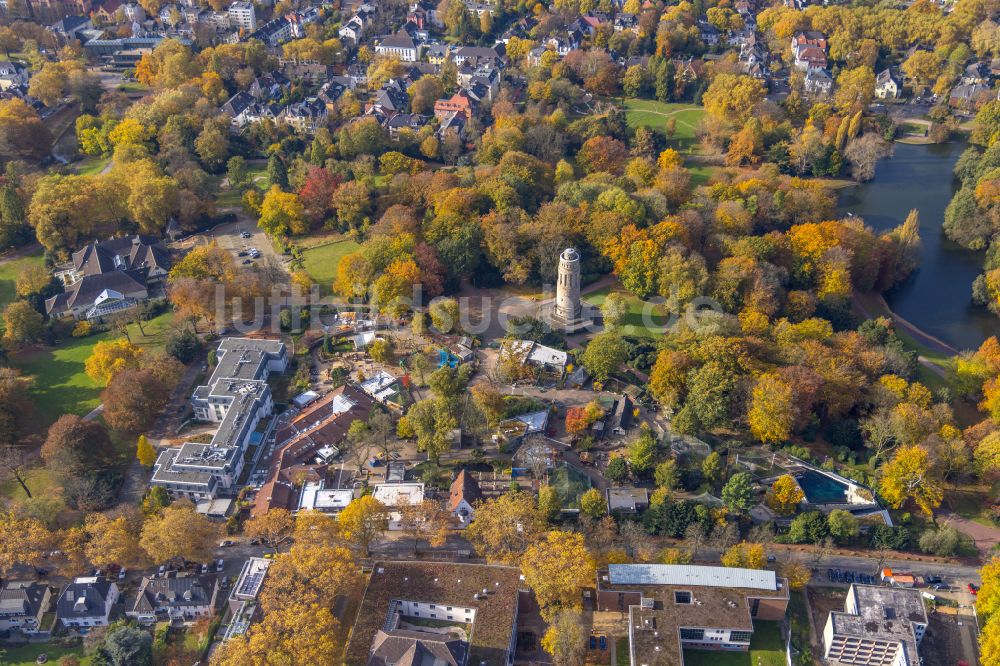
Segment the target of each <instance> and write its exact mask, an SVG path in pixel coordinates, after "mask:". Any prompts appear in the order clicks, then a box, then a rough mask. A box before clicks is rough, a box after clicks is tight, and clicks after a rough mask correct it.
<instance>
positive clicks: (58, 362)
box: [11, 312, 174, 432]
mask: <svg viewBox="0 0 1000 666" xmlns="http://www.w3.org/2000/svg"><path fill="white" fill-rule="evenodd" d="M173 316H174V315H173V312H166V313H164V314H161V315H160V316H158V317H156V318H155V319H152V320H150V321H149V322H145V323H143V328H144V329H145V331H146V335H145V336H143V335H142V333H141V332H140V331H139V327H138V326H136V325H135V324H132V325H130V326H129V335H130V336H131V338H132V342H134V343H135V344H137V345H139V346H141V347H144V348H146V349H148V350H150V351H155V350H162V349H163V347H164V345H165V344H166V338H167V334H168V333H169V331H170V330H171V323H172V321H173ZM111 337H113V334H111V333H102V334H99V335H92V336H90V337H86V338H70V339H69V340H64V341H62V342H60V343H59V344H58V345H57V346H55V347H43V348H39V349H32V350H30V351H26V352H23V353H18V354H15V355H13V356H12V361H11V364H12V365H14V366H15V367H18V368H20V369H21V370H22V372H24V373H25V374H27V375H32V376H34V378H35V386H34V389H33V390H32V393H33V394H34V396H35V401H36V404H37V415H38V418H37V419H36V426H37V430H38V431H39V432H44V431H45V430H46V429H47V428H48V427H49V425H51V424H52V422H54V421H55V420H56V419H58V418H59V417H60V416H62V415H63V414H79V415H81V416H82V415H84V414H87V413H88V412H90V411H91V410H92V409H94V408H95V407H97V405H98V404H99V403H100V394H101V390H102V388H103V387H101V386H99V385H98V384H97V382H95V381H94V380H92V379H91V378H90V377H88V376H87V375H86V373H85V372H84V370H83V368H84V363H86V361H87V358H88V357H89V356H90V354H91V351H92V350H93V348H94V345H96V344H97V343H98V342H100V341H101V340H107V339H110V338H111Z"/></svg>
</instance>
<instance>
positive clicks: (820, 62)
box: [795, 45, 826, 70]
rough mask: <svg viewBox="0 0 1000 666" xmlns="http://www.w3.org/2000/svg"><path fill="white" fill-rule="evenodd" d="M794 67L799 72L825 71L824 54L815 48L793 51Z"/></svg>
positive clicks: (804, 47)
mask: <svg viewBox="0 0 1000 666" xmlns="http://www.w3.org/2000/svg"><path fill="white" fill-rule="evenodd" d="M795 67H796V69H801V70H810V69H826V52H825V51H824V50H823V49H821V48H819V47H817V46H808V45H807V46H802V47H800V48H798V49H796V51H795Z"/></svg>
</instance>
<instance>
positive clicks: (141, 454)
mask: <svg viewBox="0 0 1000 666" xmlns="http://www.w3.org/2000/svg"><path fill="white" fill-rule="evenodd" d="M135 457H136V458H138V459H139V464H140V465H142V466H143V467H152V466H153V463H155V462H156V449H154V448H153V445H152V444H150V443H149V440H148V439H146V436H145V435H139V442H138V443H137V444H136V446H135Z"/></svg>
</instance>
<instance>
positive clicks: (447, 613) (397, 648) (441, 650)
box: [344, 562, 524, 666]
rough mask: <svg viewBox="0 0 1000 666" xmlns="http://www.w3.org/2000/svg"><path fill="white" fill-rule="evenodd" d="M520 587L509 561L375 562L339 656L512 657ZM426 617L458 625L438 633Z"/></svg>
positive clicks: (380, 661)
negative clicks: (456, 629) (345, 647)
mask: <svg viewBox="0 0 1000 666" xmlns="http://www.w3.org/2000/svg"><path fill="white" fill-rule="evenodd" d="M523 587H524V583H523V581H522V580H521V572H520V570H519V569H518V568H517V567H506V566H495V565H486V564H464V563H456V562H376V563H375V564H374V565H373V566H372V573H371V577H370V578H369V580H368V584H367V585H366V586H365V596H364V599H363V600H362V602H361V608H360V610H359V612H358V614H357V619H356V621H355V624H354V628H353V629H352V631H351V635H350V641H349V642H348V645H347V651H346V654H345V657H344V662H345V663H346V664H347V666H389V665H390V664H404V663H407V664H414V663H421V664H424V663H427V664H429V663H433V664H441V665H445V664H455V665H456V666H464V665H466V664H476V666H508V665H509V664H511V663H513V660H514V649H515V647H516V643H517V640H516V639H517V612H518V603H519V598H520V591H521V588H523ZM428 621H429V622H428ZM429 625H433V626H434V627H441V626H445V627H446V626H450V625H454V626H455V627H456V628H461V629H463V631H461V632H457V631H456V632H454V634H443V633H441V631H440V629H434V630H431V629H429V628H428V627H429Z"/></svg>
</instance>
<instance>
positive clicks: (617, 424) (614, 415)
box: [608, 393, 635, 435]
mask: <svg viewBox="0 0 1000 666" xmlns="http://www.w3.org/2000/svg"><path fill="white" fill-rule="evenodd" d="M634 411H635V405H634V404H633V403H632V398H631V397H629V395H628V394H627V393H626V394H625V395H623V396H622V397H620V398H618V400H617V401H615V406H614V409H612V410H611V415H610V416H609V417H608V430H609V431H611V432H612V433H613V434H615V435H624V434H625V432H626V431H627V430H628V429H629V427H630V426H631V425H632V416H633V412H634Z"/></svg>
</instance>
